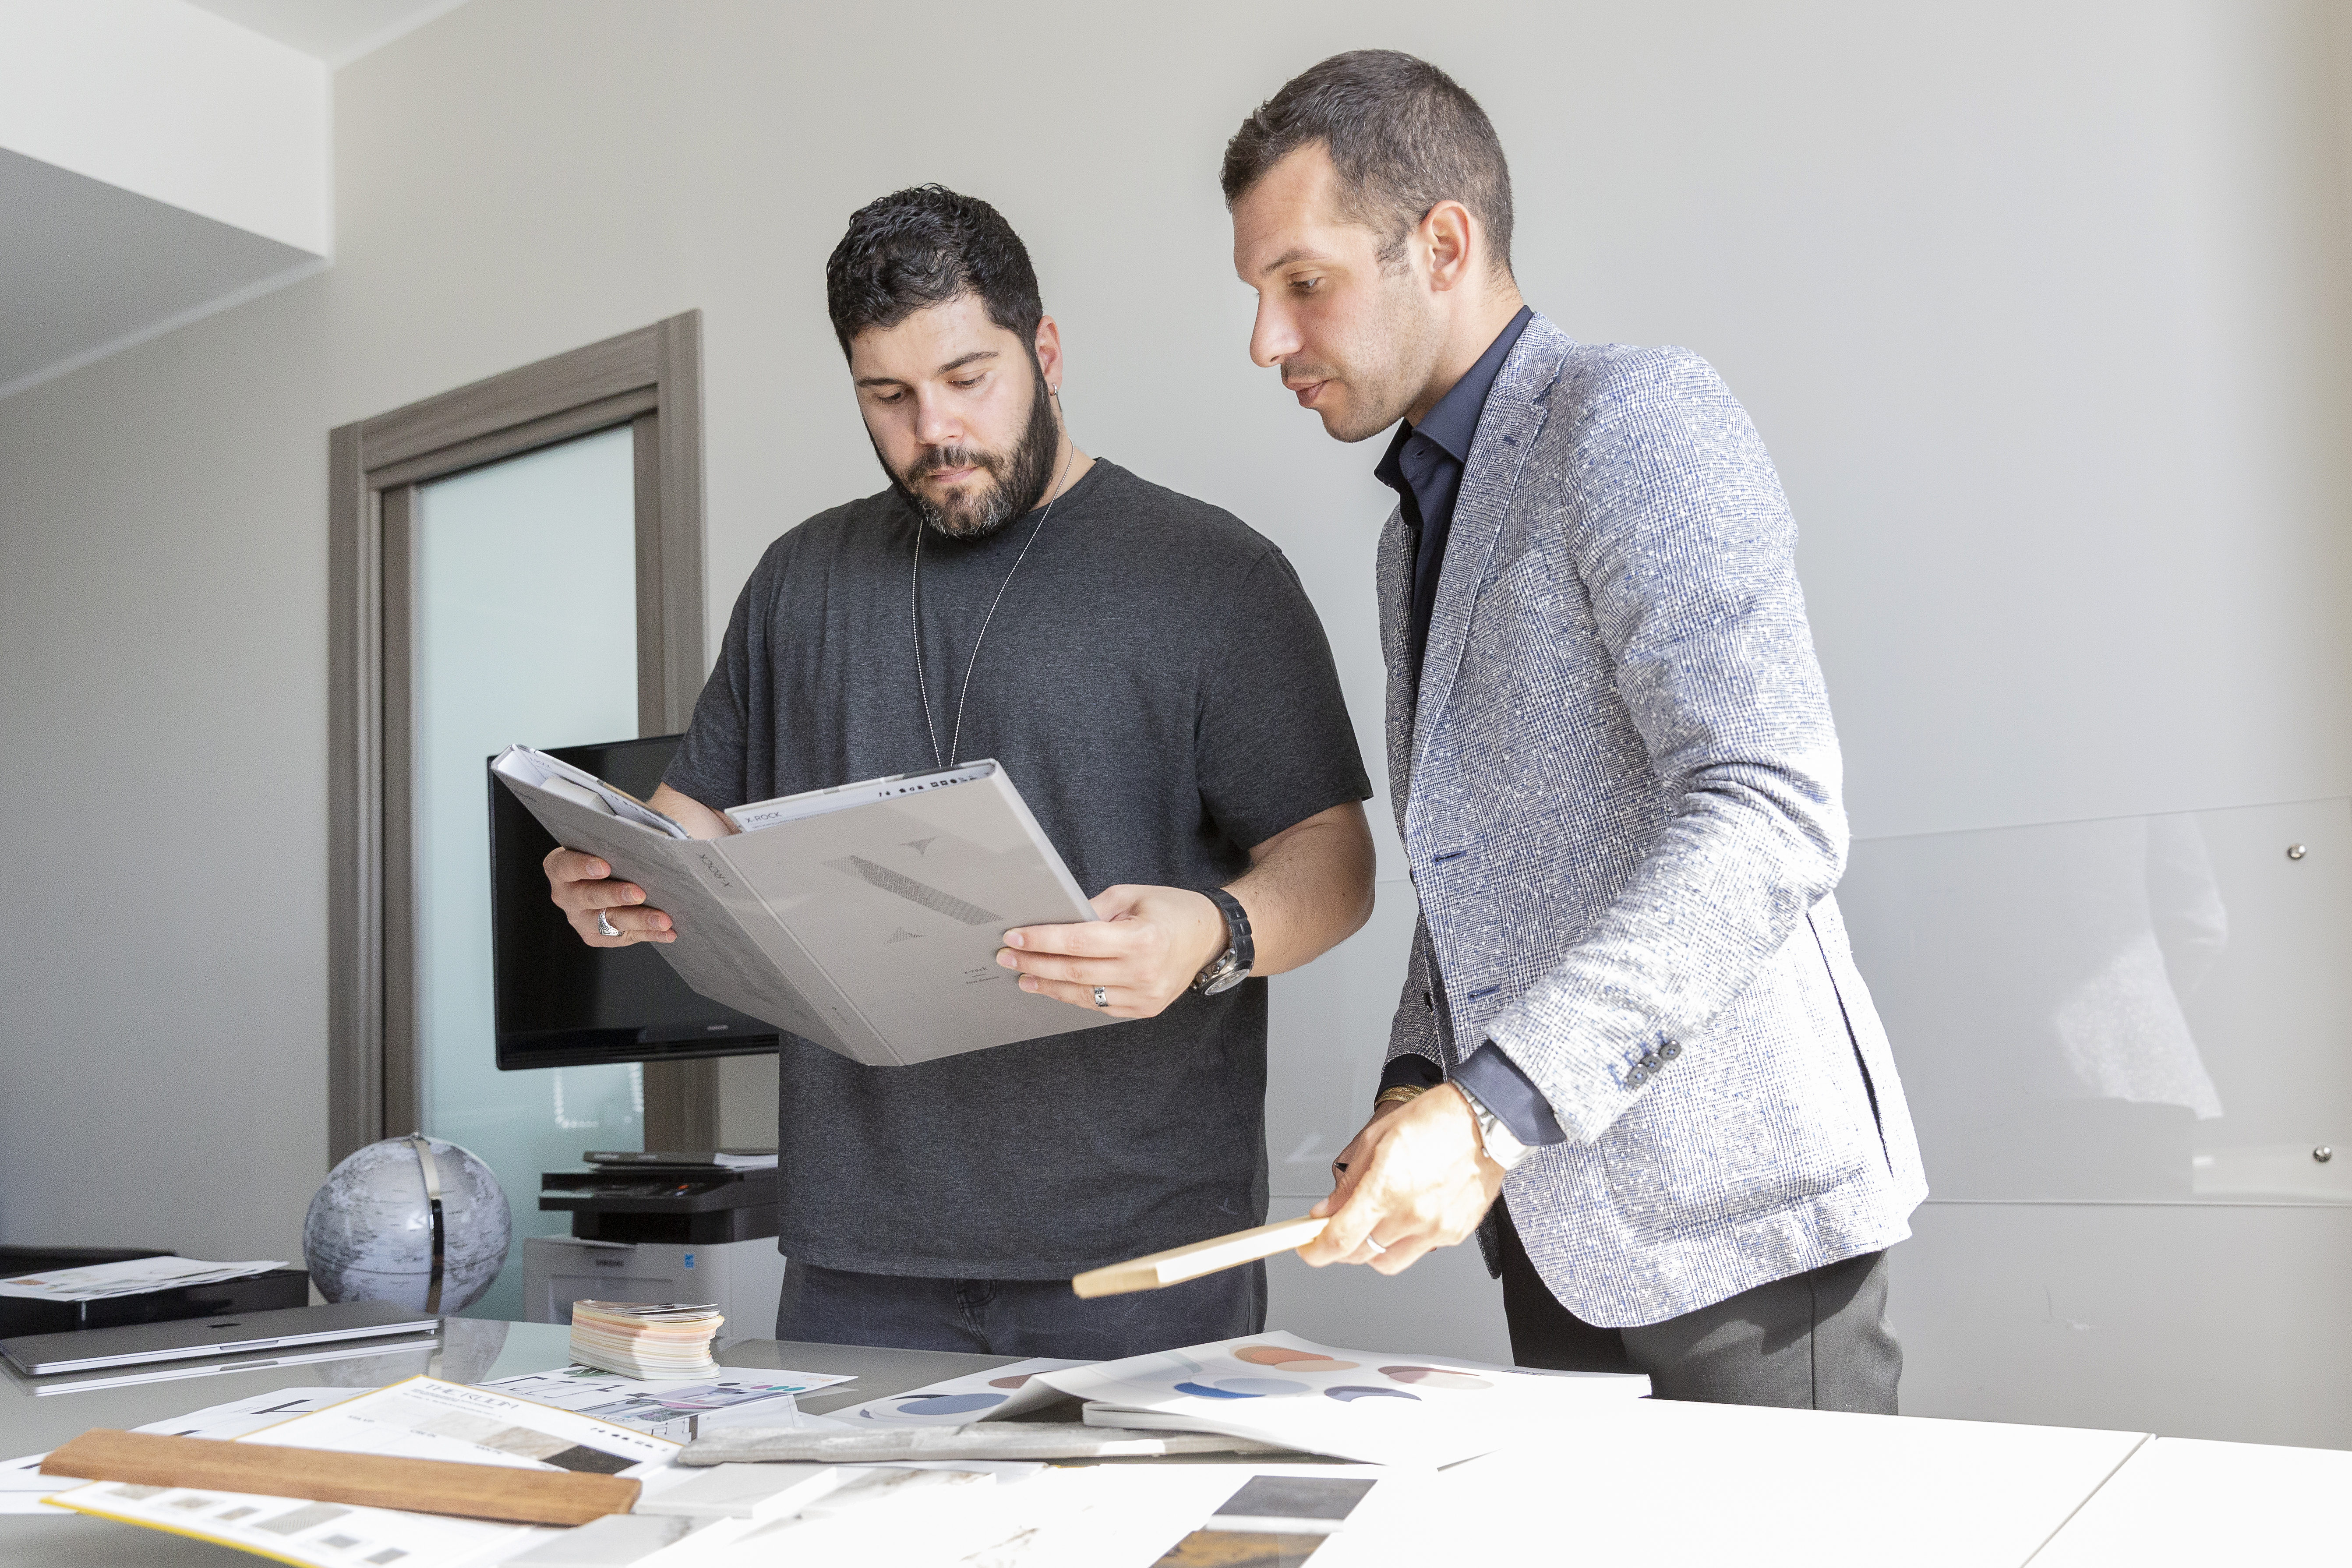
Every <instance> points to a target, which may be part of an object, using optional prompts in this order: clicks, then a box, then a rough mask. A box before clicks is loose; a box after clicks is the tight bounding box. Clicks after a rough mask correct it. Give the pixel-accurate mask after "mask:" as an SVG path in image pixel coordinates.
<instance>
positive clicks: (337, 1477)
mask: <svg viewBox="0 0 2352 1568" xmlns="http://www.w3.org/2000/svg"><path fill="white" fill-rule="evenodd" d="M41 1473H42V1474H43V1475H45V1476H76V1477H79V1478H80V1479H83V1480H86V1481H132V1482H136V1483H138V1484H140V1485H142V1486H151V1487H205V1488H210V1489H215V1490H217V1491H225V1492H257V1493H259V1494H260V1495H262V1496H264V1497H289V1498H307V1499H309V1500H311V1501H313V1502H341V1503H351V1504H352V1505H354V1506H356V1507H360V1508H400V1509H407V1510H411V1511H413V1512H416V1513H450V1514H458V1515H462V1516H464V1517H465V1518H467V1519H497V1520H506V1521H511V1522H513V1523H516V1524H566V1525H569V1524H585V1523H587V1522H588V1521H590V1520H592V1519H602V1518H603V1517H604V1515H606V1514H608V1513H626V1512H628V1511H629V1510H630V1509H631V1508H633V1507H634V1506H635V1504H636V1500H637V1493H638V1491H639V1487H638V1484H637V1483H636V1482H635V1481H634V1480H628V1479H624V1478H622V1477H620V1476H604V1475H593V1474H582V1473H577V1472H573V1471H569V1470H525V1469H519V1468H513V1467H510V1466H507V1465H465V1464H455V1463H452V1462H450V1461H449V1460H446V1459H401V1458H389V1457H387V1456H384V1455H381V1454H348V1453H338V1452H335V1451H333V1450H331V1449H327V1448H289V1447H282V1446H280V1445H278V1444H273V1443H226V1442H222V1441H220V1440H219V1439H217V1438H211V1437H166V1436H160V1435H157V1434H154V1433H149V1432H117V1431H113V1430H110V1429H109V1428H107V1427H103V1426H101V1427H97V1428H94V1429H93V1430H91V1431H88V1432H85V1433H83V1434H82V1435H81V1436H79V1437H76V1438H75V1439H74V1440H73V1441H72V1442H70V1443H68V1444H67V1445H66V1446H65V1447H62V1448H58V1449H57V1450H55V1451H53V1452H52V1453H51V1454H50V1455H49V1456H48V1458H45V1459H43V1460H42V1461H41Z"/></svg>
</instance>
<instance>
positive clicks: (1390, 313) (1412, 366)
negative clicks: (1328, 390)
mask: <svg viewBox="0 0 2352 1568" xmlns="http://www.w3.org/2000/svg"><path fill="white" fill-rule="evenodd" d="M1437 339H1438V333H1437V328H1436V324H1435V322H1434V321H1433V320H1432V319H1431V317H1430V314H1429V312H1428V311H1427V310H1426V309H1424V308H1423V306H1422V303H1421V301H1420V300H1419V299H1418V297H1417V296H1416V294H1415V293H1414V291H1413V289H1412V287H1411V285H1410V283H1409V282H1408V281H1407V280H1406V279H1405V277H1404V275H1402V273H1399V274H1395V275H1392V277H1391V286H1390V288H1389V289H1386V290H1385V291H1384V292H1383V295H1382V298H1381V308H1380V310H1378V311H1377V312H1375V316H1374V320H1373V322H1372V326H1371V330H1370V331H1368V332H1367V333H1365V334H1364V339H1363V342H1365V343H1366V344H1367V345H1380V347H1379V348H1373V349H1370V352H1367V353H1364V354H1363V355H1361V356H1360V361H1361V363H1360V365H1359V366H1358V367H1357V368H1354V369H1350V368H1349V367H1348V366H1346V365H1344V364H1334V365H1332V366H1329V367H1328V369H1327V368H1325V367H1322V366H1314V367H1302V371H1303V374H1298V378H1299V379H1302V380H1307V379H1315V378H1318V377H1325V376H1328V377H1330V378H1332V379H1336V380H1338V381H1339V383H1340V384H1341V385H1343V386H1345V387H1346V388H1347V389H1348V400H1347V404H1346V406H1345V408H1344V409H1343V410H1342V411H1340V412H1339V413H1337V414H1336V415H1335V414H1326V415H1324V416H1323V430H1324V434H1326V435H1328V436H1329V437H1331V438H1332V439H1333V440H1335V441H1346V442H1349V443H1350V444H1352V443H1354V442H1358V441H1366V440H1370V438H1371V437H1374V436H1377V435H1379V434H1380V433H1381V431H1383V430H1386V429H1387V428H1388V427H1389V426H1391V425H1394V424H1395V423H1396V422H1397V421H1398V420H1400V419H1402V418H1403V417H1404V416H1405V412H1406V410H1408V409H1410V408H1411V407H1412V405H1413V401H1414V399H1415V398H1417V397H1418V396H1419V395H1421V392H1422V389H1423V387H1425V386H1427V385H1428V384H1429V378H1430V377H1431V376H1432V375H1433V374H1435V372H1436V368H1437ZM1382 351H1385V352H1382ZM1350 357H1357V356H1350ZM1284 370H1285V372H1286V373H1291V367H1290V366H1288V365H1286V366H1284Z"/></svg>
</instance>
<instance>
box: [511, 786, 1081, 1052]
mask: <svg viewBox="0 0 2352 1568" xmlns="http://www.w3.org/2000/svg"><path fill="white" fill-rule="evenodd" d="M491 771H492V772H493V773H496V774H497V775H498V777H499V781H500V782H501V783H502V784H505V785H506V786H507V788H509V789H510V790H512V791H513V792H514V794H515V795H516V797H517V798H518V799H520V801H521V802H522V803H523V805H525V806H526V807H528V808H529V809H530V814H531V815H532V816H535V817H537V818H538V819H539V822H540V825H541V826H543V827H545V828H546V829H547V830H548V832H549V833H551V834H552V835H553V836H554V837H555V839H556V842H558V843H559V844H562V845H563V846H565V847H568V848H572V849H577V850H582V851H584V852H587V853H590V854H593V855H597V856H600V857H602V858H604V859H605V860H606V861H609V862H610V863H611V864H612V866H613V868H614V870H615V872H616V873H618V874H619V875H621V876H624V877H625V878H627V879H629V880H631V881H633V882H635V883H637V884H639V885H640V886H642V887H643V888H644V889H646V895H647V900H648V902H649V903H651V904H652V905H653V906H655V907H656V908H659V909H661V910H666V911H667V912H668V914H669V916H670V918H671V919H672V921H675V922H676V925H677V933H678V936H677V941H676V942H667V943H664V944H662V945H661V946H660V947H659V948H658V949H657V951H658V952H660V953H661V955H662V957H663V958H665V959H666V960H667V961H668V962H669V963H670V964H671V965H672V966H673V967H674V968H675V969H677V973H678V975H679V977H680V978H682V979H683V980H685V982H686V983H687V984H688V985H691V986H692V987H693V988H694V989H695V990H696V991H698V992H700V993H701V994H703V995H705V996H709V997H710V998H712V999H713V1000H714V1001H719V1002H723V1003H725V1004H726V1005H729V1006H730V1007H733V1008H736V1009H737V1010H739V1011H740V1012H743V1013H748V1014H750V1015H751V1016H753V1017H755V1018H760V1019H763V1020H765V1021H766V1022H768V1023H771V1024H774V1025H776V1026H779V1027H781V1028H784V1029H789V1030H791V1031H792V1032H793V1034H795V1035H798V1036H800V1037H802V1038H803V1039H808V1040H814V1042H816V1043H817V1044H818V1045H821V1046H824V1047H826V1048H827V1049H829V1050H833V1051H837V1052H839V1053H840V1054H841V1055H843V1056H845V1057H847V1058H850V1059H851V1060H853V1061H858V1062H864V1063H866V1064H867V1065H869V1066H877V1067H887V1066H898V1065H904V1064H907V1063H911V1062H919V1061H929V1060H930V1059H932V1058H936V1057H945V1056H954V1055H957V1054H959V1053H961V1052H963V1051H974V1050H982V1049H984V1048H986V1047H990V1046H1001V1045H1006V1044H1010V1043H1011V1042H1013V1041H1015V1040H1030V1039H1036V1038H1039V1037H1044V1036H1047V1035H1064V1034H1068V1033H1070V1032H1072V1031H1073V1030H1076V1029H1084V1028H1092V1027H1095V1026H1097V1025H1100V1024H1105V1023H1110V1022H1113V1021H1114V1020H1112V1019H1109V1018H1107V1017H1088V1016H1085V1015H1083V1014H1080V1013H1078V1012H1076V1010H1074V1009H1072V1008H1069V1007H1066V1006H1064V1005H1062V1004H1060V1003H1058V1002H1055V1001H1054V1000H1052V999H1050V998H1048V997H1045V996H1041V995H1037V994H1033V993H1029V992H1024V991H1023V990H1022V989H1021V988H1020V986H1019V984H1018V983H1017V979H1018V977H1017V976H1016V975H1014V974H1013V973H1011V972H1010V971H1007V970H1004V969H1002V968H1000V967H998V965H997V963H996V950H997V949H998V947H1000V946H1001V945H1003V936H1004V932H1005V931H1008V930H1010V929H1011V928H1013V927H1015V926H1022V925H1045V924H1074V923H1079V922H1083V921H1092V920H1094V919H1096V918H1097V917H1096V915H1095V913H1094V910H1093V909H1092V908H1091V907H1090V906H1089V905H1088V904H1087V900H1086V897H1085V895H1084V894H1083V893H1081V892H1080V891H1079V890H1078V885H1077V882H1076V879H1073V878H1072V877H1071V875H1070V872H1069V868H1067V867H1066V866H1065V865H1064V864H1063V863H1062V858H1061V856H1060V855H1059V854H1058V853H1056V852H1055V848H1054V846H1053V843H1052V842H1051V841H1050V840H1049V839H1047V838H1046V837H1045V831H1044V830H1043V829H1042V828H1040V827H1039V826H1038V825H1037V820H1036V818H1035V817H1034V816H1031V815H1030V813H1029V808H1028V806H1027V805H1025V804H1024V802H1023V801H1022V799H1021V793H1020V791H1019V790H1017V789H1015V788H1014V787H1013V781H1012V780H1011V779H1010V778H1009V777H1007V776H1006V775H1005V773H1004V770H1003V768H1002V767H1000V766H999V765H998V764H997V763H993V762H987V761H982V762H976V763H961V764H959V765H958V766H956V767H952V768H946V769H942V770H940V771H938V772H934V773H906V774H899V775H895V776H893V777H890V778H883V779H873V780H869V781H866V782H865V783H861V784H844V785H842V786H840V787H838V788H835V789H826V790H814V791H811V792H809V793H808V794H805V795H786V796H783V797H782V798H781V799H777V800H771V801H762V802H759V803H757V804H754V805H741V806H737V807H735V808H734V809H733V810H731V811H730V812H728V813H727V816H728V817H729V819H730V821H732V822H733V823H734V825H735V826H736V827H737V828H739V829H740V832H739V833H737V834H736V835H734V836H733V837H727V838H718V839H696V838H690V837H688V836H687V834H686V831H685V829H683V828H681V827H680V826H677V824H676V823H675V822H672V821H671V820H670V819H669V818H668V817H667V816H663V815H662V814H661V813H659V812H657V811H656V810H654V809H653V808H652V807H651V806H648V805H646V804H645V803H644V802H642V801H639V800H637V799H636V798H635V796H633V795H628V794H626V793H625V792H624V791H621V790H618V789H615V788H614V787H613V786H612V785H611V784H606V783H604V781H603V780H601V779H598V778H595V777H593V776H592V775H590V774H588V773H583V772H582V771H581V770H579V769H577V768H574V767H572V766H570V765H569V764H567V763H562V762H559V761H557V760H556V759H555V758H553V757H550V756H548V755H546V754H545V753H543V752H535V751H533V750H531V749H530V747H527V746H512V747H509V748H508V749H507V751H505V752H502V753H501V754H500V755H499V758H498V759H497V761H496V762H494V763H492V764H491Z"/></svg>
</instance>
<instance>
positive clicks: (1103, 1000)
mask: <svg viewBox="0 0 2352 1568" xmlns="http://www.w3.org/2000/svg"><path fill="white" fill-rule="evenodd" d="M1095 1005H1096V1006H1097V1007H1108V1006H1109V1005H1110V993H1109V992H1108V991H1107V990H1105V989H1104V988H1103V987H1101V986H1099V985H1097V986H1096V987H1095Z"/></svg>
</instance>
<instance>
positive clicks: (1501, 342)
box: [1372, 305, 1567, 1143]
mask: <svg viewBox="0 0 2352 1568" xmlns="http://www.w3.org/2000/svg"><path fill="white" fill-rule="evenodd" d="M1534 316H1535V312H1534V311H1533V310H1529V309H1528V308H1527V307H1526V306H1524V305H1523V306H1521V307H1520V308H1519V313H1518V314H1517V315H1516V316H1513V317H1512V318H1511V320H1510V322H1509V324H1508V325H1507V326H1505V327H1504V328H1503V330H1502V331H1501V332H1499V333H1497V334H1496V338H1495V341H1494V342H1492V343H1490V344H1488V345H1487V348H1486V353H1483V354H1480V355H1479V356H1478V363H1475V364H1474V365H1472V366H1471V367H1470V369H1469V371H1468V372H1467V373H1466V374H1464V376H1463V377H1462V379H1461V380H1460V381H1457V382H1455V383H1454V385H1453V387H1452V388H1451V389H1450V390H1449V391H1448V392H1447V393H1446V394H1445V395H1444V396H1443V397H1441V398H1439V399H1438V400H1437V406H1436V407H1434V408H1432V409H1431V410H1430V411H1429V414H1428V416H1427V417H1426V418H1424V419H1423V420H1422V422H1421V423H1420V424H1419V425H1404V424H1400V425H1399V426H1397V433H1396V438H1395V439H1394V440H1392V441H1391V442H1390V443H1389V449H1388V452H1387V454H1386V455H1385V456H1384V457H1382V458H1381V463H1380V467H1379V468H1375V469H1373V470H1372V471H1373V474H1374V475H1375V476H1376V477H1377V478H1378V479H1380V481H1381V483H1382V484H1384V485H1386V486H1388V487H1389V489H1392V490H1394V491H1396V493H1397V509H1398V510H1399V511H1401V512H1402V513H1403V515H1404V526H1405V532H1406V535H1407V536H1408V537H1409V538H1410V539H1411V540H1412V593H1411V596H1410V598H1409V600H1408V602H1407V610H1406V616H1405V650H1406V653H1405V657H1406V658H1407V659H1408V660H1409V661H1410V662H1409V663H1408V665H1407V668H1409V669H1410V670H1411V671H1412V689H1413V691H1414V692H1415V693H1416V699H1415V700H1418V693H1419V692H1420V690H1421V660H1422V655H1423V653H1424V652H1425V651H1426V650H1427V648H1428V647H1429V618H1430V616H1431V615H1432V614H1433V613H1434V611H1435V610H1436V608H1437V583H1438V578H1439V577H1440V575H1441V574H1443V573H1444V569H1445V546H1446V542H1447V541H1448V540H1449V539H1450V538H1451V537H1452V535H1453V532H1454V501H1455V500H1457V499H1458V498H1459V497H1460V495H1461V493H1462V475H1463V473H1464V471H1465V469H1467V468H1468V467H1469V465H1470V443H1471V442H1472V441H1473V440H1475V439H1476V437H1477V435H1478V419H1479V416H1481V415H1483V414H1484V413H1485V412H1486V395H1487V394H1488V393H1490V392H1492V391H1493V390H1494V389H1495V378H1496V376H1498V375H1500V374H1503V362H1504V361H1506V360H1507V359H1509V358H1510V357H1511V350H1512V349H1513V348H1514V347H1516V346H1517V343H1518V341H1519V334H1520V333H1521V332H1523V331H1526V330H1527V325H1528V321H1530V320H1532V319H1533V318H1534ZM1443 992H1444V984H1443V981H1442V979H1441V981H1440V984H1439V988H1438V991H1437V993H1435V994H1433V995H1432V996H1431V999H1430V1005H1432V1006H1433V1007H1435V1006H1443V1005H1444V994H1443ZM1454 1077H1455V1078H1456V1079H1460V1080H1461V1082H1462V1085H1463V1087H1465V1088H1466V1089H1469V1090H1470V1092H1471V1093H1473V1094H1475V1095H1476V1096H1477V1097H1478V1099H1479V1100H1480V1101H1482V1102H1483V1103H1484V1104H1485V1105H1486V1109H1487V1110H1491V1111H1493V1112H1494V1113H1495V1115H1496V1117H1497V1118H1498V1119H1499V1120H1500V1121H1502V1123H1503V1125H1504V1126H1506V1127H1507V1128H1509V1129H1510V1130H1511V1133H1512V1135H1513V1136H1514V1137H1516V1138H1517V1139H1518V1141H1519V1142H1522V1143H1558V1142H1563V1141H1564V1140H1565V1138H1566V1136H1567V1135H1566V1134H1565V1133H1563V1132H1562V1131H1560V1129H1559V1121H1558V1120H1557V1119H1555V1118H1554V1117H1553V1115H1552V1113H1551V1105H1550V1103H1549V1101H1547V1100H1545V1099H1544V1097H1543V1091H1542V1090H1541V1089H1538V1088H1536V1086H1535V1082H1534V1080H1533V1079H1529V1078H1528V1075H1527V1074H1526V1073H1524V1072H1521V1071H1520V1070H1519V1068H1518V1064H1517V1063H1516V1062H1514V1061H1512V1060H1511V1058H1508V1057H1507V1056H1505V1055H1504V1054H1503V1053H1502V1050H1501V1049H1500V1047H1497V1046H1496V1045H1495V1043H1494V1042H1493V1041H1491V1040H1489V1041H1488V1042H1487V1043H1486V1044H1485V1045H1483V1046H1480V1047H1478V1048H1477V1050H1475V1051H1474V1052H1472V1053H1471V1055H1470V1058H1469V1059H1468V1060H1466V1061H1465V1062H1463V1063H1462V1065H1461V1066H1460V1067H1457V1068H1454ZM1437 1082H1438V1071H1437V1068H1436V1067H1435V1066H1434V1065H1433V1063H1431V1062H1430V1060H1429V1059H1428V1058H1426V1057H1417V1056H1402V1057H1399V1058H1396V1059H1395V1060H1394V1061H1391V1063H1389V1064H1388V1067H1387V1068H1386V1069H1384V1070H1383V1071H1382V1073H1381V1088H1382V1089H1390V1088H1393V1087H1394V1086H1396V1085H1398V1084H1406V1083H1411V1084H1419V1085H1421V1086H1422V1087H1423V1088H1429V1087H1432V1086H1433V1085H1434V1084H1436V1083H1437Z"/></svg>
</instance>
